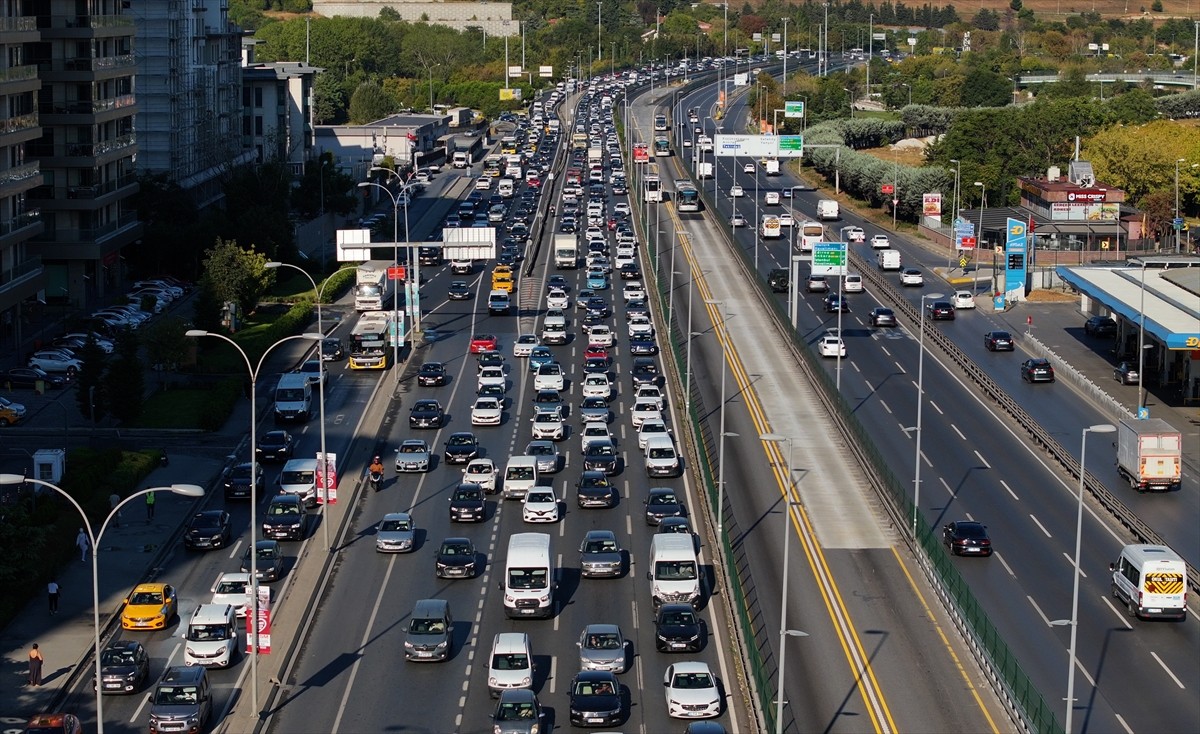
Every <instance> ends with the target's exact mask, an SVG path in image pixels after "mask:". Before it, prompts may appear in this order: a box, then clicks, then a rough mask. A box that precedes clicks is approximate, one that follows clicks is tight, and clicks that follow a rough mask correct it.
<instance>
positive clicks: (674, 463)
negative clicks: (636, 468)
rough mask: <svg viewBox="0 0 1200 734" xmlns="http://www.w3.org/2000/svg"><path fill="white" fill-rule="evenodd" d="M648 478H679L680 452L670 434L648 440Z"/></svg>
mask: <svg viewBox="0 0 1200 734" xmlns="http://www.w3.org/2000/svg"><path fill="white" fill-rule="evenodd" d="M645 456H646V476H648V477H676V476H679V452H678V451H676V450H675V442H674V441H673V440H671V436H670V434H667V433H659V434H655V435H653V436H649V437H647V438H646V454H645Z"/></svg>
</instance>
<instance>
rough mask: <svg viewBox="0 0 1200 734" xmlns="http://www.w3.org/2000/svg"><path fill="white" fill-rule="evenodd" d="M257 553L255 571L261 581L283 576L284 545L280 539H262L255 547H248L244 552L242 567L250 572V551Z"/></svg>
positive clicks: (245, 571) (274, 579) (275, 579)
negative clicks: (280, 542)
mask: <svg viewBox="0 0 1200 734" xmlns="http://www.w3.org/2000/svg"><path fill="white" fill-rule="evenodd" d="M251 550H253V551H254V553H255V556H256V558H255V572H256V573H257V574H258V580H259V581H266V582H270V581H278V580H279V578H280V577H281V576H283V547H282V546H280V545H279V541H278V540H260V541H258V542H257V543H255V544H254V547H253V549H251V548H247V549H246V552H245V553H243V554H242V566H241V569H242V571H243V572H244V573H249V572H250V552H251Z"/></svg>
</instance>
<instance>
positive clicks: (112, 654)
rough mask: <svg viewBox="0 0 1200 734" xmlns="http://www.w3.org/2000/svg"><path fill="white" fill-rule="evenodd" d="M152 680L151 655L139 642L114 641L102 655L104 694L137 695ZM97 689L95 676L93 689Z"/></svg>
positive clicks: (101, 676) (101, 672)
mask: <svg viewBox="0 0 1200 734" xmlns="http://www.w3.org/2000/svg"><path fill="white" fill-rule="evenodd" d="M149 678H150V654H149V653H147V652H146V648H144V647H142V643H140V642H138V641H137V640H126V639H121V640H113V641H111V642H109V643H108V645H107V646H106V647H105V648H104V650H103V651H101V653H100V681H101V685H100V690H101V692H102V693H136V692H138V691H139V690H141V688H142V686H143V685H145V684H146V681H147V680H148V679H149ZM95 687H96V679H95V676H93V677H92V688H95Z"/></svg>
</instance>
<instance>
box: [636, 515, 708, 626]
mask: <svg viewBox="0 0 1200 734" xmlns="http://www.w3.org/2000/svg"><path fill="white" fill-rule="evenodd" d="M646 577H647V578H648V579H650V595H651V598H652V599H653V601H654V608H655V609H657V608H659V607H660V606H662V605H663V604H691V605H692V607H693V608H697V607H699V606H700V562H699V561H698V560H697V558H696V546H695V542H694V541H693V539H692V535H691V533H660V534H658V535H655V536H654V539H653V540H651V541H650V570H649V571H647V572H646Z"/></svg>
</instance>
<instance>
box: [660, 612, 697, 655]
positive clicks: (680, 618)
mask: <svg viewBox="0 0 1200 734" xmlns="http://www.w3.org/2000/svg"><path fill="white" fill-rule="evenodd" d="M703 645H704V630H703V628H701V626H700V616H699V615H697V614H696V610H695V609H692V605H691V604H663V605H662V606H661V607H659V608H658V612H657V613H656V614H655V615H654V647H655V648H656V649H657V650H658V651H659V652H699V651H700V648H701V647H703Z"/></svg>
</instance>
